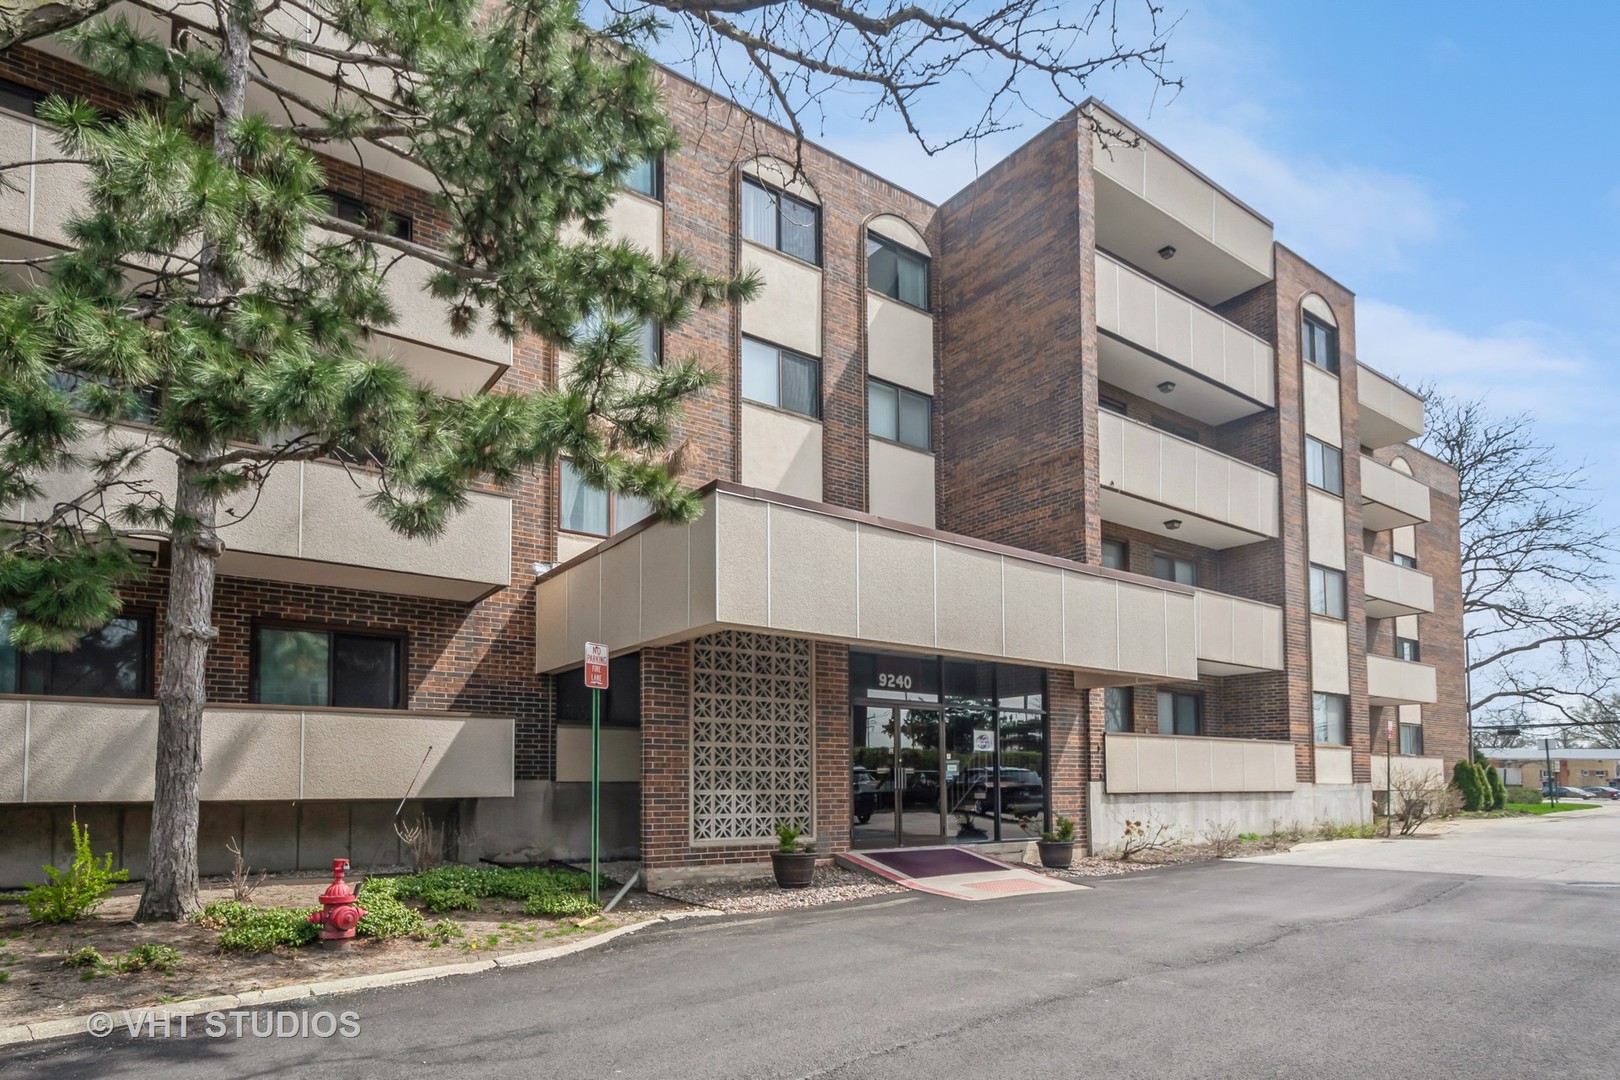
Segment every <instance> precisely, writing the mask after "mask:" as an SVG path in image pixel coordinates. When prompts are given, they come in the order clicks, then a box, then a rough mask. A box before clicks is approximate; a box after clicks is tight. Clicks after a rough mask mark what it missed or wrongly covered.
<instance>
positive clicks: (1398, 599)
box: [1362, 555, 1434, 619]
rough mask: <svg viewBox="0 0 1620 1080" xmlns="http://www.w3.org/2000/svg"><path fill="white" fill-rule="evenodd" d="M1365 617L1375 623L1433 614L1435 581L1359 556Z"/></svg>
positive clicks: (1406, 567) (1412, 570)
mask: <svg viewBox="0 0 1620 1080" xmlns="http://www.w3.org/2000/svg"><path fill="white" fill-rule="evenodd" d="M1362 567H1363V571H1362V572H1363V578H1362V580H1363V581H1364V582H1365V584H1364V586H1363V588H1364V591H1365V592H1366V594H1367V614H1368V615H1370V616H1371V617H1372V618H1374V619H1392V618H1395V617H1396V616H1397V615H1417V614H1419V613H1420V612H1429V611H1433V610H1434V579H1433V578H1431V577H1430V576H1429V575H1428V574H1425V573H1424V572H1423V571H1421V570H1414V569H1412V568H1411V567H1410V566H1397V565H1396V564H1395V563H1392V562H1386V561H1385V560H1383V559H1375V558H1373V556H1371V555H1363V556H1362Z"/></svg>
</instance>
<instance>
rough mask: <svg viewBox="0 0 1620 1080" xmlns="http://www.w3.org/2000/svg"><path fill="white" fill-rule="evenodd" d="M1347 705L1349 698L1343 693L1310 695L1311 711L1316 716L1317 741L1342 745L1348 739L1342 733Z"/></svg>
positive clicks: (1343, 731)
mask: <svg viewBox="0 0 1620 1080" xmlns="http://www.w3.org/2000/svg"><path fill="white" fill-rule="evenodd" d="M1349 706H1350V703H1349V699H1348V698H1346V697H1345V696H1344V695H1343V694H1312V695H1311V712H1312V713H1313V714H1314V716H1315V718H1316V741H1317V742H1319V743H1332V744H1333V745H1335V746H1343V745H1344V744H1345V743H1346V742H1347V741H1348V740H1347V739H1346V738H1345V734H1344V733H1345V726H1344V720H1345V714H1346V713H1347V712H1348V711H1349Z"/></svg>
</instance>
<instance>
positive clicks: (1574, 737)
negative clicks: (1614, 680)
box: [1564, 694, 1620, 749]
mask: <svg viewBox="0 0 1620 1080" xmlns="http://www.w3.org/2000/svg"><path fill="white" fill-rule="evenodd" d="M1564 739H1565V745H1567V746H1584V747H1589V748H1592V749H1600V748H1601V749H1608V748H1609V747H1620V694H1610V695H1609V696H1607V697H1605V698H1603V699H1602V700H1601V701H1589V702H1584V703H1582V704H1581V705H1579V706H1577V707H1575V708H1574V709H1571V710H1570V724H1569V726H1568V727H1567V728H1565V729H1564Z"/></svg>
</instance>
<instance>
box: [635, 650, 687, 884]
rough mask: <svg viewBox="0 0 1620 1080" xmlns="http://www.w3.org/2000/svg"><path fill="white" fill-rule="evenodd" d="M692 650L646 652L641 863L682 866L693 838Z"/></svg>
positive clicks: (643, 657)
mask: <svg viewBox="0 0 1620 1080" xmlns="http://www.w3.org/2000/svg"><path fill="white" fill-rule="evenodd" d="M691 694H692V646H691V643H690V642H682V643H680V644H678V645H665V646H661V647H658V648H648V649H643V650H641V862H642V865H643V866H645V867H647V869H648V870H649V871H651V870H653V869H655V868H658V867H669V866H680V865H683V864H684V863H685V862H686V860H687V854H688V850H687V849H688V843H689V840H690V838H691V835H692V828H691V807H692V702H691Z"/></svg>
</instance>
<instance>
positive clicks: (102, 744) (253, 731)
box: [0, 698, 514, 803]
mask: <svg viewBox="0 0 1620 1080" xmlns="http://www.w3.org/2000/svg"><path fill="white" fill-rule="evenodd" d="M157 714H158V708H157V705H156V704H154V703H152V702H139V701H109V700H106V699H97V700H91V699H77V700H75V699H72V698H29V699H24V698H5V699H0V746H3V747H4V748H5V749H4V750H0V802H7V803H128V802H135V803H139V802H150V801H151V799H152V778H153V770H154V765H155V760H156V754H157ZM513 728H514V724H513V721H512V719H511V718H510V717H497V716H473V715H470V714H466V713H435V712H405V711H383V710H371V709H364V710H341V709H298V708H293V707H288V706H280V705H211V706H209V707H208V709H207V710H206V711H205V712H204V713H203V733H202V759H203V774H202V783H201V788H200V790H199V794H200V796H201V797H202V798H203V799H204V800H208V801H218V802H249V801H266V800H271V801H276V802H291V801H302V800H317V799H344V800H348V799H390V800H396V799H399V798H402V797H403V796H405V795H406V793H407V792H409V793H410V795H411V796H412V797H413V798H423V799H465V798H477V797H487V796H496V797H499V796H508V795H511V794H512V761H513ZM424 759H425V760H426V764H425V765H424V764H423V761H424ZM419 767H420V769H421V773H420V776H418V775H417V770H418V768H419ZM413 778H415V780H414V783H413Z"/></svg>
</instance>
